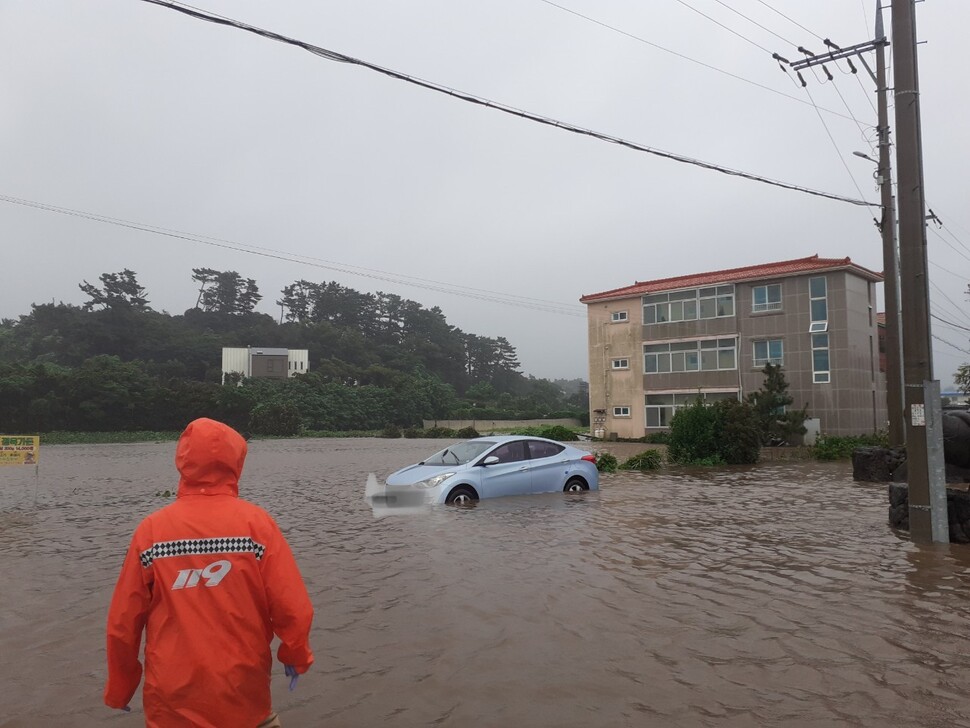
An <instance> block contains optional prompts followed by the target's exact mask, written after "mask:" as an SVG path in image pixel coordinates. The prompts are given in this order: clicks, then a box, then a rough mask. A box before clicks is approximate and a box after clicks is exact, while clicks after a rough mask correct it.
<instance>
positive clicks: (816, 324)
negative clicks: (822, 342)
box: [808, 277, 829, 381]
mask: <svg viewBox="0 0 970 728" xmlns="http://www.w3.org/2000/svg"><path fill="white" fill-rule="evenodd" d="M808 305H809V309H810V310H811V313H812V323H811V324H810V325H809V327H808V331H809V333H811V334H821V333H825V332H826V331H828V330H829V302H828V286H827V285H826V283H825V278H824V277H819V278H809V279H808ZM826 381H828V380H826Z"/></svg>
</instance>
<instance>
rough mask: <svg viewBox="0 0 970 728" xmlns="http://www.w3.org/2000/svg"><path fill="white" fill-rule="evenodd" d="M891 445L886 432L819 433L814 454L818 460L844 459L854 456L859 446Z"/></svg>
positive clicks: (813, 449)
mask: <svg viewBox="0 0 970 728" xmlns="http://www.w3.org/2000/svg"><path fill="white" fill-rule="evenodd" d="M867 446H875V447H889V437H888V435H887V434H886V433H885V432H879V433H876V434H874V435H841V436H840V435H819V437H818V438H817V439H816V440H815V445H814V446H813V447H812V455H814V456H815V458H816V459H817V460H843V459H845V458H850V457H852V451H853V450H855V449H856V448H857V447H867Z"/></svg>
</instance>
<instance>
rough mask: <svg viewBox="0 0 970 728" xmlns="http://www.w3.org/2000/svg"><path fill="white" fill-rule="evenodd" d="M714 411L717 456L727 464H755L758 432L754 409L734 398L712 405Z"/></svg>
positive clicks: (759, 445)
mask: <svg viewBox="0 0 970 728" xmlns="http://www.w3.org/2000/svg"><path fill="white" fill-rule="evenodd" d="M714 410H715V411H716V412H717V414H718V419H719V425H720V428H719V429H720V432H719V435H718V455H720V456H721V458H723V459H724V462H726V463H728V464H729V465H744V464H749V463H756V462H758V458H759V457H760V456H761V431H760V427H759V423H758V415H757V413H756V412H755V411H754V408H752V407H751V406H750V405H749V404H747V403H745V402H739V401H737V400H736V399H723V400H721V401H719V402H716V403H715V404H714Z"/></svg>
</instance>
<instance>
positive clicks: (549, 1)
mask: <svg viewBox="0 0 970 728" xmlns="http://www.w3.org/2000/svg"><path fill="white" fill-rule="evenodd" d="M539 2H542V3H545V4H546V5H549V6H551V7H554V8H558V9H559V10H562V11H563V12H565V13H569V14H570V15H575V16H576V17H577V18H582V19H583V20H586V21H588V22H590V23H593V24H595V25H599V26H601V27H603V28H606V29H607V30H610V31H612V32H614V33H619V34H620V35H623V36H626V37H627V38H630V39H631V40H635V41H637V42H639V43H643V44H645V45H648V46H650V47H651V48H656V49H657V50H659V51H663V52H664V53H669V54H670V55H672V56H676V57H677V58H680V59H682V60H685V61H690V62H691V63H695V64H697V65H698V66H701V67H703V68H706V69H708V70H711V71H716V72H717V73H720V74H723V75H725V76H728V77H729V78H733V79H735V80H737V81H743V82H744V83H747V84H750V85H752V86H755V87H757V88H760V89H763V90H765V91H770V92H771V93H773V94H777V95H778V96H782V97H784V98H786V99H790V100H792V101H796V102H798V103H799V104H804V105H805V106H811V104H809V103H808V102H807V101H806V100H805V99H800V98H798V97H797V96H792V95H791V94H786V93H785V92H784V91H779V90H778V89H774V88H771V87H770V86H765V85H764V84H761V83H758V82H757V81H752V80H751V79H749V78H745V77H744V76H739V75H737V74H735V73H731V72H730V71H725V70H724V69H723V68H718V67H717V66H712V65H711V64H709V63H704V61H699V60H697V59H696V58H691V57H690V56H688V55H685V54H683V53H680V52H678V51H674V50H671V49H670V48H665V47H664V46H662V45H659V44H657V43H654V42H652V41H649V40H647V39H646V38H643V37H641V36H639V35H634V34H633V33H629V32H627V31H625V30H623V29H621V28H617V27H616V26H613V25H610V24H608V23H605V22H603V21H602V20H597V19H596V18H593V17H590V16H589V15H584V14H583V13H580V12H577V11H576V10H572V9H571V8H567V7H565V6H563V5H559V4H558V3H555V2H553V1H552V0H539ZM819 108H820V109H821V110H822V111H824V112H825V113H826V114H832V115H833V116H838V117H840V118H842V119H846V120H848V121H851V120H852V119H851V117H848V116H846V115H845V114H843V113H841V112H838V111H834V110H832V109H829V108H826V107H824V106H820V107H819Z"/></svg>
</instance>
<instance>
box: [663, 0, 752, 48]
mask: <svg viewBox="0 0 970 728" xmlns="http://www.w3.org/2000/svg"><path fill="white" fill-rule="evenodd" d="M677 2H679V3H680V4H681V5H683V6H684V7H685V8H687V9H688V10H693V11H694V12H695V13H697V14H698V15H700V16H702V17H705V18H707V19H708V20H710V21H711V22H712V23H714V25H717V26H720V27H721V28H724V30H726V31H727V32H728V33H730V34H731V35H736V36H737V37H738V38H740V39H741V40H743V41H746V42H747V43H750V44H751V45H753V46H754V47H755V48H760V49H761V50H763V51H764V52H765V53H767V54H768V55H769V56H770V55H771V51H769V50H768V49H767V48H765V47H764V46H763V45H761V44H760V43H757V42H755V41H753V40H751V39H750V38H748V37H746V36H743V35H741V34H740V33H739V32H738V31H736V30H733V29H732V28H729V27H728V26H726V25H725V24H724V23H722V22H720V21H719V20H715V19H714V18H712V17H711V16H710V15H708V14H707V13H704V12H701V11H700V10H698V9H697V8H695V7H694V6H693V5H691V4H690V3H688V2H687V1H686V0H677Z"/></svg>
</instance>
